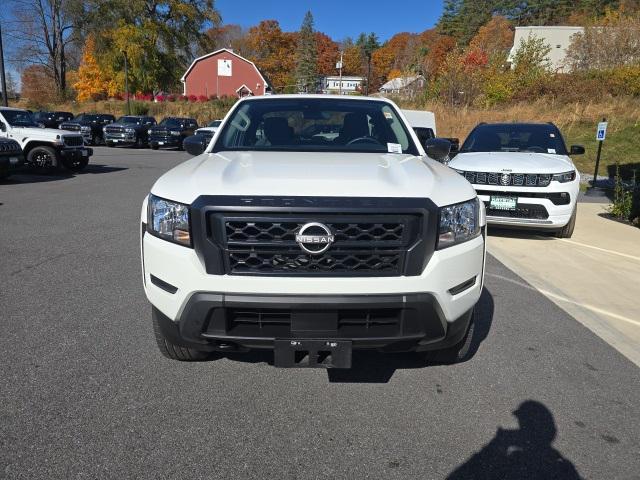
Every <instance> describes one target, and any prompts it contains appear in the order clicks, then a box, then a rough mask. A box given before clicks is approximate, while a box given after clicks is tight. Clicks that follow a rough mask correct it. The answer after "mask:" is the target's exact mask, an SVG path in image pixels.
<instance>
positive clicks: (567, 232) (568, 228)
mask: <svg viewBox="0 0 640 480" xmlns="http://www.w3.org/2000/svg"><path fill="white" fill-rule="evenodd" d="M577 214H578V204H577V203H576V207H575V208H574V209H573V213H572V214H571V219H569V223H567V224H566V225H565V226H564V227H562V228H561V229H560V230H558V231H557V232H556V237H558V238H571V235H573V229H574V228H575V226H576V216H577Z"/></svg>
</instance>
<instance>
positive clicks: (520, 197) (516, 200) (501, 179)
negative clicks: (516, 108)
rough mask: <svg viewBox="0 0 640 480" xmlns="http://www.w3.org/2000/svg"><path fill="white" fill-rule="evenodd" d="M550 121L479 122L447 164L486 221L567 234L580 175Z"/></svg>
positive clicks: (578, 149) (574, 150) (577, 150)
mask: <svg viewBox="0 0 640 480" xmlns="http://www.w3.org/2000/svg"><path fill="white" fill-rule="evenodd" d="M583 153H584V148H583V147H582V146H580V145H573V146H571V149H570V150H569V151H567V147H566V146H565V143H564V140H563V138H562V135H561V134H560V130H558V128H557V127H556V126H555V125H553V124H552V123H492V124H488V123H481V124H480V125H478V126H477V127H475V128H474V129H473V130H472V131H471V133H470V134H469V136H468V137H467V139H466V140H465V142H464V144H463V145H462V147H461V148H460V151H459V153H458V154H457V155H456V156H455V157H454V158H453V159H452V160H451V161H450V162H449V163H448V165H449V166H450V167H451V168H453V169H455V170H456V171H457V172H458V173H460V174H461V175H463V176H464V177H465V178H466V179H467V180H468V181H469V182H470V183H471V184H472V185H473V186H474V188H475V189H476V191H477V192H478V197H480V199H481V200H482V201H483V202H484V203H485V206H486V212H487V223H489V224H496V225H501V226H515V227H521V228H535V229H544V230H547V231H553V232H555V233H556V235H557V236H558V237H565V238H568V237H571V235H572V234H573V229H574V226H575V223H576V208H577V207H576V204H577V200H578V193H579V191H580V175H579V174H578V171H577V169H576V167H575V165H574V164H573V162H572V161H571V158H569V155H581V154H583Z"/></svg>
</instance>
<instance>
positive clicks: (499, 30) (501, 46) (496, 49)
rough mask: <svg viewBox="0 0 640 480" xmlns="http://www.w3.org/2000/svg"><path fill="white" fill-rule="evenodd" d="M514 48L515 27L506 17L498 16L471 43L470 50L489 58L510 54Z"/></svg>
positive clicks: (479, 31)
mask: <svg viewBox="0 0 640 480" xmlns="http://www.w3.org/2000/svg"><path fill="white" fill-rule="evenodd" d="M512 46H513V27H512V25H511V22H510V21H509V20H507V19H506V18H505V17H502V16H500V15H496V16H495V17H492V18H491V20H489V21H488V22H487V23H486V24H485V25H483V26H482V27H480V29H479V30H478V33H477V34H476V35H475V36H474V37H473V38H472V39H471V42H469V48H470V50H472V51H473V50H477V51H482V52H484V53H485V54H487V55H488V56H493V55H501V54H506V53H508V52H509V50H510V49H511V47H512Z"/></svg>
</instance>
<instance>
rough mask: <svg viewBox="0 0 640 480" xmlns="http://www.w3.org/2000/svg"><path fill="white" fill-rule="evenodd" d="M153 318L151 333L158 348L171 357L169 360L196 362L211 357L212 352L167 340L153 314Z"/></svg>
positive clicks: (164, 354)
mask: <svg viewBox="0 0 640 480" xmlns="http://www.w3.org/2000/svg"><path fill="white" fill-rule="evenodd" d="M152 318H153V333H154V336H155V338H156V343H157V344H158V349H159V350H160V353H162V355H163V356H165V357H167V358H169V359H171V360H179V361H181V362H197V361H201V360H207V359H209V358H211V357H212V354H210V353H209V352H203V351H200V350H194V349H193V348H188V347H182V346H180V345H176V344H175V343H173V342H171V341H170V340H168V339H167V338H166V337H165V336H164V334H163V333H162V330H161V329H160V324H159V323H158V317H157V315H156V314H155V312H154V314H153V315H152Z"/></svg>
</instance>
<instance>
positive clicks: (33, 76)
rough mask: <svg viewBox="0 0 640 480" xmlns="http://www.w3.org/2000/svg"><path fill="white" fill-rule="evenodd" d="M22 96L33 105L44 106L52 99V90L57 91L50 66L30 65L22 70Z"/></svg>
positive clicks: (36, 106)
mask: <svg viewBox="0 0 640 480" xmlns="http://www.w3.org/2000/svg"><path fill="white" fill-rule="evenodd" d="M21 84H22V98H24V99H26V100H27V103H28V105H29V106H31V107H35V108H44V107H45V106H46V105H47V104H48V103H49V102H51V101H52V96H51V92H55V90H56V83H55V81H54V79H53V78H52V77H51V72H50V70H49V69H48V68H46V67H44V66H42V65H29V66H28V67H25V68H24V70H22V77H21Z"/></svg>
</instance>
